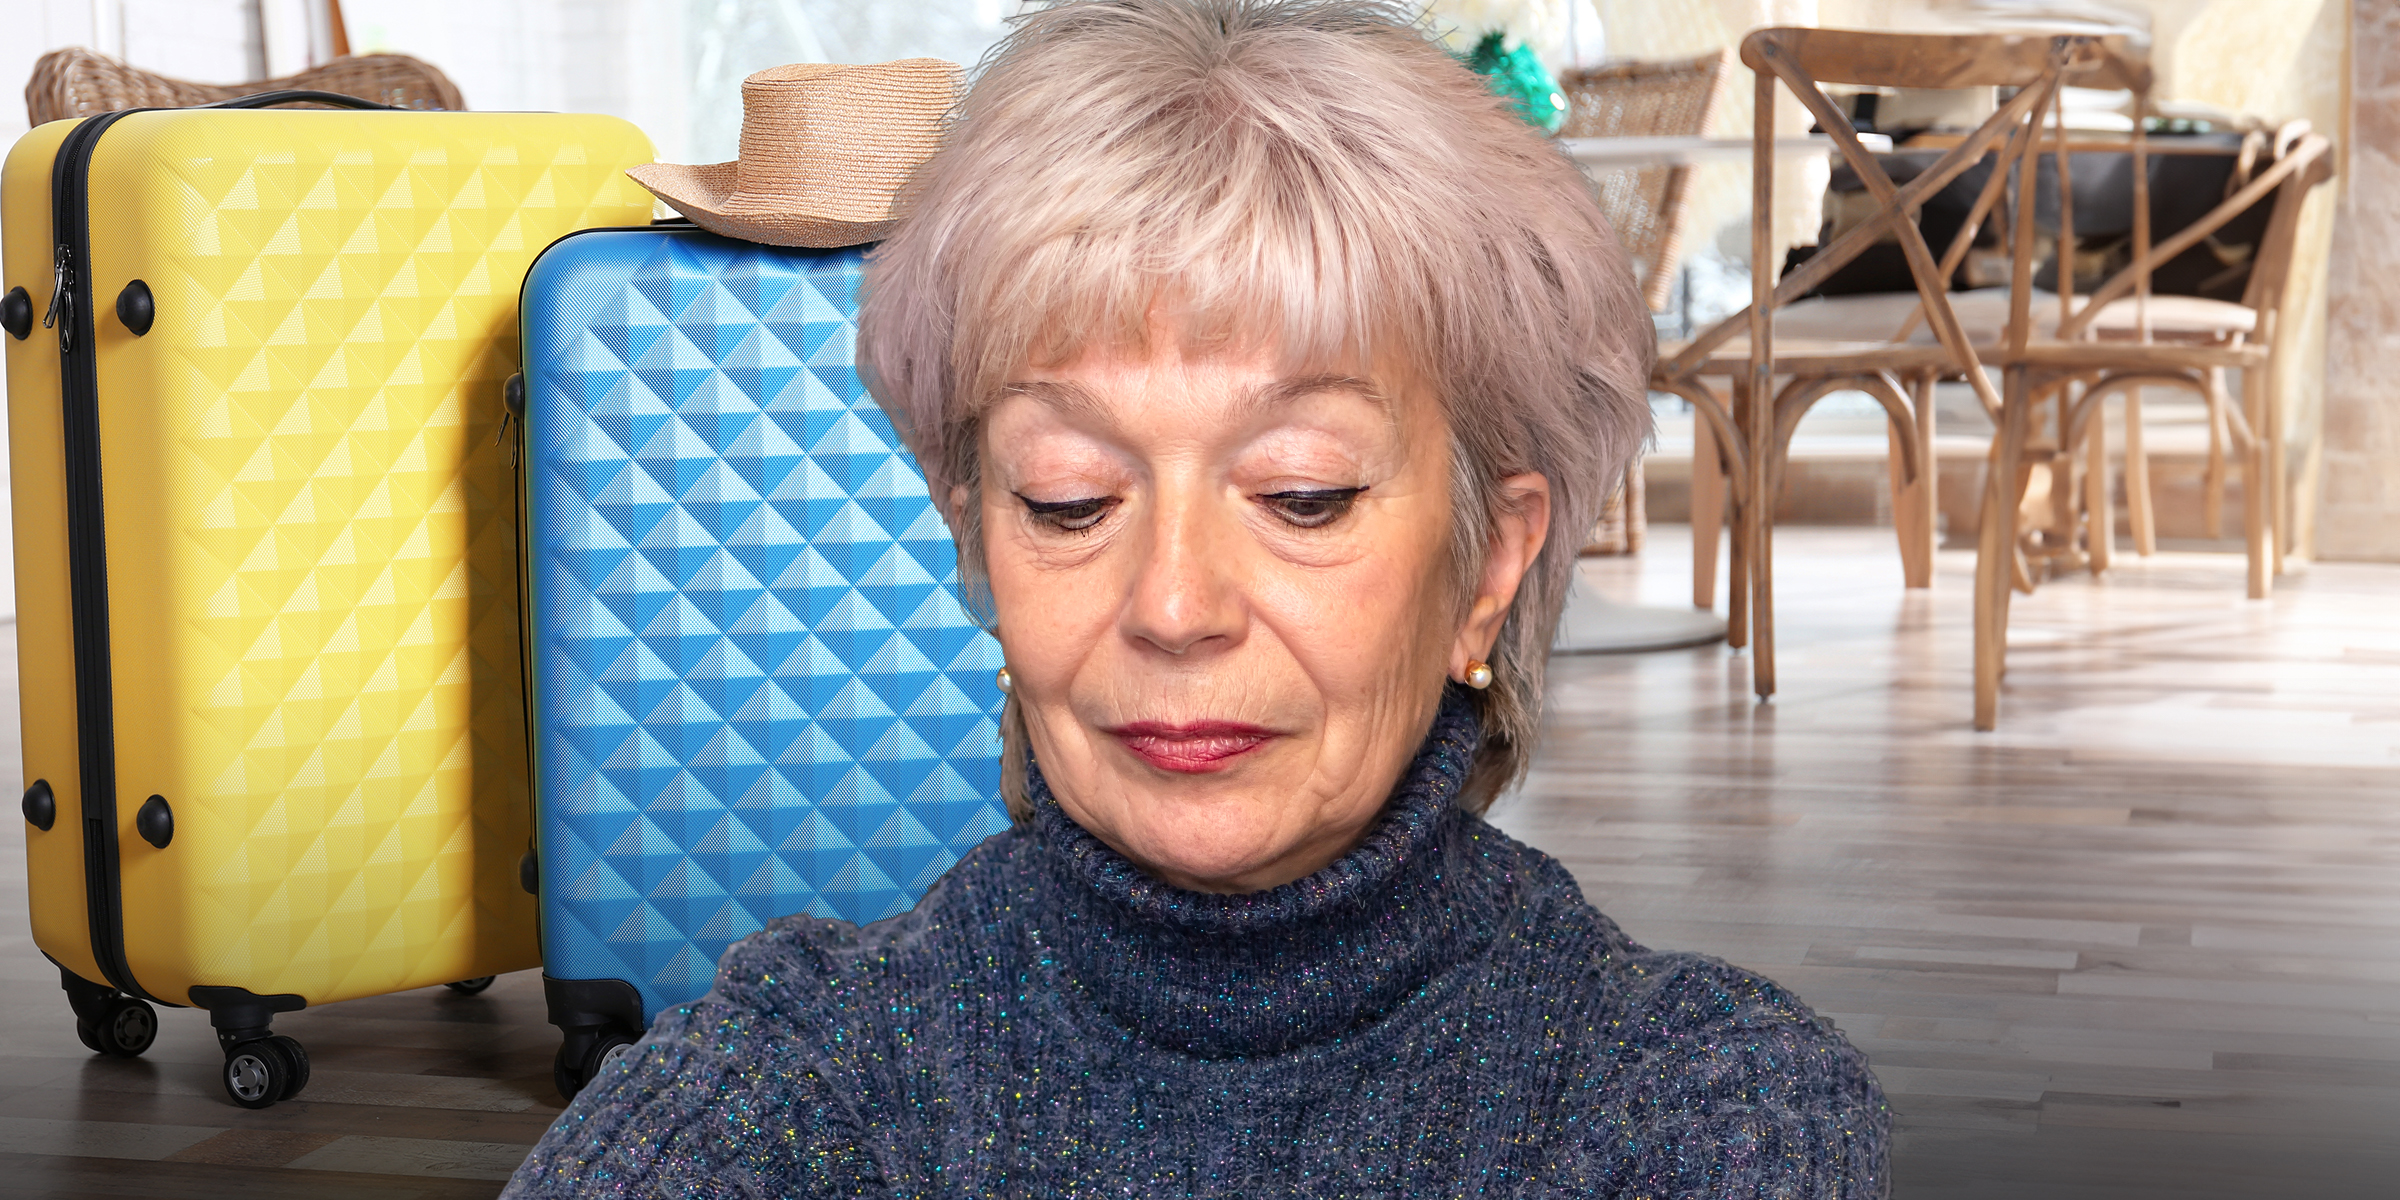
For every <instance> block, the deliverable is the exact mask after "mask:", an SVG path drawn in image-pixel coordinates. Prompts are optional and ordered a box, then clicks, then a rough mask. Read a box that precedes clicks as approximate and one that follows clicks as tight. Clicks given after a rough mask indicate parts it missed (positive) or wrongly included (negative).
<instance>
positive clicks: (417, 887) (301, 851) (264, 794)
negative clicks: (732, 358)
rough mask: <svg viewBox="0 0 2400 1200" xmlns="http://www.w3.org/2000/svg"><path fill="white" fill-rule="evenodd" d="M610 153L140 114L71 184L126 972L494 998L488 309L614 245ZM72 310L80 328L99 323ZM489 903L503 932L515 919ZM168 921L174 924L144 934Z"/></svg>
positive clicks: (377, 128) (496, 788)
mask: <svg viewBox="0 0 2400 1200" xmlns="http://www.w3.org/2000/svg"><path fill="white" fill-rule="evenodd" d="M648 157H649V146H648V144H647V142H646V141H645V140H644V139H643V138H642V136H641V134H640V132H639V131H638V130H636V129H634V128H633V127H632V126H630V125H627V124H625V123H623V122H618V121H613V120H610V119H607V118H585V117H561V116H554V115H500V114H345V113H321V112H290V111H284V112H256V113H205V112H199V113H195V112H175V113H157V114H143V115H141V116H137V117H134V118H130V119H128V120H126V121H124V122H122V123H120V124H119V125H118V126H116V127H115V128H113V129H112V130H111V131H110V132H109V133H108V135H107V136H106V137H105V138H104V139H103V140H102V141H101V143H100V146H99V150H98V153H97V154H96V156H95V158H94V160H93V167H92V171H93V189H92V204H91V212H92V227H93V229H94V230H95V231H96V232H95V238H94V245H93V270H94V279H95V281H96V282H98V283H101V284H102V286H103V288H104V289H108V290H113V286H114V284H113V281H115V280H118V279H124V278H131V277H140V278H143V279H145V280H146V281H147V282H148V284H149V286H150V288H151V291H152V293H153V294H154V296H155V297H156V305H157V310H158V313H159V320H158V323H157V325H156V327H155V328H153V329H152V330H151V331H150V332H149V333H148V334H147V335H145V336H143V337H141V338H139V339H135V338H133V337H131V336H129V335H127V334H126V333H125V332H124V331H123V330H122V329H120V328H117V327H116V326H115V320H114V317H113V316H108V315H106V314H103V321H102V324H101V327H100V336H99V338H98V340H97V350H98V367H99V379H100V384H101V396H102V400H101V411H102V414H103V416H102V419H103V430H102V439H101V442H102V450H103V454H104V456H105V457H104V476H105V478H106V481H107V482H106V487H107V493H106V495H107V506H108V507H107V511H108V526H109V534H110V539H109V579H110V595H111V627H110V636H111V641H112V646H113V655H114V670H115V675H116V703H117V730H116V747H117V754H118V775H119V788H120V796H119V809H120V812H121V813H122V812H130V811H131V809H132V807H133V806H134V805H136V804H138V803H139V802H140V800H141V798H142V797H144V796H145V795H148V794H151V793H154V792H155V793H163V794H166V795H168V796H170V797H172V798H173V800H174V802H175V811H176V814H177V836H176V842H175V845H174V847H173V848H172V850H171V851H169V852H163V853H161V854H159V855H156V856H153V855H151V854H150V852H149V848H148V847H146V846H138V845H136V844H135V843H133V842H131V840H130V839H128V840H127V841H126V845H127V846H128V847H129V849H128V851H127V854H128V857H127V860H126V868H125V880H126V882H125V894H126V907H127V911H128V913H132V914H142V919H140V920H129V921H128V924H127V930H126V938H127V949H128V954H129V957H130V958H131V960H132V964H133V967H134V970H135V973H136V975H137V976H138V977H140V978H142V979H143V980H144V981H145V983H146V984H148V985H149V986H152V987H156V988H163V989H165V991H164V993H163V994H166V995H169V996H170V997H172V996H175V995H179V994H180V992H181V990H182V987H183V986H185V985H186V984H188V983H208V984H232V985H236V986H243V987H247V988H250V989H251V990H254V991H260V992H286V991H288V992H296V993H299V994H302V995H304V996H306V997H308V999H309V1000H310V1001H311V1002H312V1003H322V1002H325V1001H328V1000H334V999H341V998H346V997H352V996H362V995H372V994H378V993H382V992H388V991H393V990H397V989H401V988H409V987H420V986H424V985H426V984H430V983H437V982H442V981H445V980H448V979H455V978H461V977H465V976H471V975H478V974H486V973H490V972H492V971H495V970H509V969H514V968H516V967H518V966H520V965H524V964H526V962H527V959H528V958H529V957H530V956H531V953H532V951H533V945H532V940H533V939H532V938H531V937H530V936H529V934H530V929H529V928H528V927H529V926H530V925H531V923H532V917H533V913H532V911H531V907H532V906H531V905H530V904H527V903H526V902H525V901H524V899H523V897H522V892H521V891H517V890H515V889H514V888H513V876H514V870H513V860H514V859H515V858H516V857H517V855H518V854H519V853H520V852H521V851H520V849H519V848H521V847H522V846H523V845H524V843H525V838H526V832H525V830H526V821H527V817H528V813H527V807H526V804H525V800H524V797H525V795H526V789H527V785H526V770H525V765H524V757H525V756H524V749H523V747H524V737H523V716H522V712H523V701H522V698H521V693H520V687H521V684H520V679H521V670H520V668H519V661H520V660H519V655H518V649H517V640H516V639H517V635H516V627H517V621H516V612H515V581H514V578H513V575H514V561H513V560H514V558H515V554H516V544H515V538H514V536H513V531H512V529H511V515H512V514H511V508H510V503H509V479H510V468H509V464H508V455H507V451H506V450H505V449H502V448H498V447H496V446H495V445H494V433H495V430H496V426H497V424H498V421H499V417H500V415H501V406H500V404H499V400H500V387H501V383H502V381H503V380H504V379H505V378H506V377H507V376H508V375H509V373H510V372H511V371H512V370H513V369H514V366H515V362H516V337H515V334H516V332H517V330H516V325H517V322H516V292H517V288H518V284H519V281H520V280H521V279H522V277H523V273H524V271H525V270H526V268H527V267H528V266H530V264H531V262H532V260H533V258H534V256H535V255H536V254H537V253H538V252H539V251H540V249H541V248H542V247H543V246H544V245H546V244H547V243H548V242H549V241H550V240H552V239H554V238H556V237H558V236H560V235H562V234H564V233H567V232H570V231H572V230H575V229H578V228H583V227H588V226H591V225H595V224H613V223H620V222H623V221H625V220H627V219H640V217H641V216H642V214H644V213H646V212H647V210H648V199H647V197H646V195H645V194H644V193H642V191H641V190H640V188H639V187H638V185H635V184H633V183H632V182H631V181H630V180H628V179H626V178H625V177H624V175H623V170H624V168H625V167H626V166H628V165H632V164H635V163H639V162H642V161H645V160H647V159H648ZM102 294H103V295H106V294H107V291H106V290H104V291H103V293H102ZM512 897H513V898H512ZM169 914H172V916H171V917H170V916H169Z"/></svg>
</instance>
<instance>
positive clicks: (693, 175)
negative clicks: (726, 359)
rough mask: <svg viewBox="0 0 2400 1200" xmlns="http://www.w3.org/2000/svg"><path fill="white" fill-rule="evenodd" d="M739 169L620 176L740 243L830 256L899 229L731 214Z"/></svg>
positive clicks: (790, 213)
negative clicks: (802, 249)
mask: <svg viewBox="0 0 2400 1200" xmlns="http://www.w3.org/2000/svg"><path fill="white" fill-rule="evenodd" d="M739 167H740V164H738V163H729V162H724V163H708V164H705V165H701V166H685V165H682V164H678V163H648V164H645V165H643V166H639V167H635V168H633V169H632V170H630V171H627V172H625V173H626V174H627V175H630V176H632V177H633V181H634V182H635V183H638V184H641V185H642V186H643V187H645V188H648V189H649V190H650V194H651V195H653V196H656V197H658V198H659V199H661V200H664V201H666V202H667V206H668V207H670V208H672V209H674V210H675V211H676V212H679V213H682V214H683V215H684V216H685V217H687V218H689V219H690V220H691V222H692V223H693V224H694V225H698V226H699V227H700V228H702V229H705V230H708V231H709V232H711V233H721V234H724V235H725V236H727V237H733V238H740V239H742V240H743V241H749V242H764V243H766V244H768V245H770V246H805V247H808V248H810V249H817V250H830V249H833V248H835V247H839V246H856V245H860V244H862V243H866V242H873V241H880V240H882V239H883V237H884V236H885V235H887V234H889V233H890V232H891V231H892V228H893V226H895V225H898V224H899V222H898V221H897V220H895V219H887V220H882V221H845V220H841V219H838V218H835V217H827V216H820V215H817V214H814V213H810V212H806V211H803V210H802V209H799V208H789V209H777V210H772V211H735V208H736V205H735V201H734V191H735V188H736V180H737V176H738V173H739Z"/></svg>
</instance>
